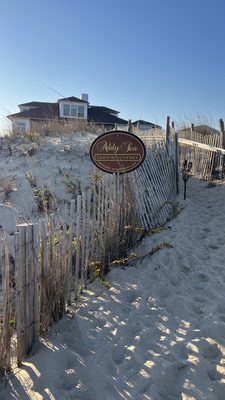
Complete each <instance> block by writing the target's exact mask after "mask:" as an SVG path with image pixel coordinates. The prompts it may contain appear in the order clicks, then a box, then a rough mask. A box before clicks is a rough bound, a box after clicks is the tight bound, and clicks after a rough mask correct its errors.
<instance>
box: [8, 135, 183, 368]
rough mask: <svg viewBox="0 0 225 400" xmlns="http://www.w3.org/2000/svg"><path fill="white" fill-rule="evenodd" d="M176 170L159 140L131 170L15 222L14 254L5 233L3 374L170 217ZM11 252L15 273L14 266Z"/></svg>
mask: <svg viewBox="0 0 225 400" xmlns="http://www.w3.org/2000/svg"><path fill="white" fill-rule="evenodd" d="M175 175H176V165H175V150H174V145H173V144H170V146H165V143H159V144H157V145H155V146H153V147H152V148H151V149H148V150H147V156H146V160H145V162H144V163H143V164H142V166H141V167H140V168H138V169H137V170H135V171H133V172H132V173H130V174H121V175H119V174H113V175H109V174H101V173H99V175H96V176H95V180H94V182H93V183H92V187H91V188H90V189H89V190H88V191H86V192H83V193H82V194H81V195H78V196H77V197H76V199H74V200H72V201H71V204H65V207H64V210H63V212H61V213H56V214H51V215H46V216H45V218H43V219H41V220H40V221H39V222H38V223H34V224H32V223H29V224H19V225H17V229H16V232H15V234H14V253H13V254H11V255H10V257H11V258H10V257H9V252H8V248H9V246H8V238H7V236H5V237H4V238H3V239H1V241H0V245H1V247H0V249H1V253H0V261H1V264H2V271H3V277H2V283H3V287H2V293H3V300H2V302H3V307H2V308H1V305H0V316H1V319H0V373H1V375H3V374H4V373H7V372H8V371H9V370H10V368H11V367H12V364H13V362H15V361H16V363H17V365H20V364H21V362H22V360H23V359H24V358H25V357H26V356H27V355H29V354H32V353H33V352H35V348H36V344H37V343H38V340H39V338H40V336H42V335H44V334H46V332H47V331H48V329H49V328H50V327H51V325H52V324H53V323H54V321H56V320H58V319H59V318H61V317H62V316H63V315H64V313H65V311H66V307H68V306H69V305H70V304H71V302H73V301H76V300H77V299H78V298H79V295H80V293H81V292H82V290H83V288H85V287H86V285H87V283H88V282H89V281H90V279H92V278H94V277H100V278H101V279H104V278H103V276H104V273H105V272H107V268H108V266H110V264H111V263H112V261H113V260H118V259H120V258H121V257H124V256H126V255H127V254H128V253H129V251H130V250H131V249H132V248H133V246H134V245H135V244H136V243H137V242H138V240H140V238H141V237H142V235H143V232H144V231H148V230H150V229H151V228H153V227H156V226H159V225H163V224H164V223H165V222H166V221H167V220H168V219H170V218H172V216H173V212H174V205H175V200H176V193H177V187H176V179H175ZM12 258H13V260H14V267H15V275H14V273H12V272H10V271H9V259H10V260H11V259H12ZM103 283H104V280H103ZM12 343H13V354H14V357H12V355H10V349H11V348H12ZM13 360H14V361H13Z"/></svg>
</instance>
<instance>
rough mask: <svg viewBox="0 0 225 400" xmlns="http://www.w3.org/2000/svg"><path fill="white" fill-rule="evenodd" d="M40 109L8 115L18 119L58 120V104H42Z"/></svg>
mask: <svg viewBox="0 0 225 400" xmlns="http://www.w3.org/2000/svg"><path fill="white" fill-rule="evenodd" d="M40 104H41V105H40V106H39V107H35V108H31V109H30V110H24V111H20V112H18V113H15V114H10V115H7V117H8V118H9V119H10V118H11V117H17V118H31V119H55V118H58V104H57V103H40Z"/></svg>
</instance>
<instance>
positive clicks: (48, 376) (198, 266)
mask: <svg viewBox="0 0 225 400" xmlns="http://www.w3.org/2000/svg"><path fill="white" fill-rule="evenodd" d="M207 186H208V184H207V183H206V182H198V181H194V180H193V181H191V182H189V183H188V193H189V198H188V200H187V201H186V202H185V203H184V202H183V204H185V210H183V211H182V212H181V214H180V215H179V216H178V217H177V218H176V219H174V220H173V221H171V222H170V223H169V224H168V225H167V227H168V229H167V230H165V231H163V232H161V233H159V234H156V235H154V236H152V237H149V238H146V239H145V240H144V241H143V242H142V244H141V246H139V248H138V249H137V252H138V253H139V254H145V253H147V252H149V251H150V250H151V248H152V246H153V245H155V244H159V243H161V242H168V243H170V244H172V245H173V248H171V249H163V250H161V251H159V252H158V253H156V254H155V255H154V256H152V257H151V258H150V257H147V258H146V259H144V261H142V262H139V263H136V264H135V265H133V266H129V267H126V268H116V269H114V270H112V271H111V272H110V273H109V275H108V279H109V281H110V284H111V288H110V290H108V289H105V288H103V287H102V286H101V285H100V284H98V283H94V284H92V285H90V286H89V290H87V291H86V292H85V293H84V295H83V297H82V299H81V304H80V307H79V310H78V312H77V313H76V314H75V316H74V317H73V318H71V315H68V316H67V317H65V318H64V319H63V320H61V321H60V322H59V323H58V324H56V325H55V327H54V329H53V331H52V333H51V336H50V338H49V340H48V341H46V342H43V344H42V345H41V346H40V348H39V349H38V351H37V353H36V354H35V356H33V357H31V358H30V359H29V360H27V361H28V362H26V363H25V365H24V368H23V370H20V371H18V372H17V374H16V376H15V377H14V378H12V379H11V380H10V381H9V384H8V387H7V389H6V390H4V389H3V387H1V388H0V399H4V400H6V399H24V400H26V399H31V398H32V399H51V400H52V399H57V400H58V399H60V400H67V399H71V400H72V399H80V400H120V399H121V400H122V399H126V400H180V399H182V400H194V399H195V400H200V399H205V400H224V399H225V384H224V383H225V266H224V260H225V223H224V219H225V201H224V199H225V185H221V186H216V187H207Z"/></svg>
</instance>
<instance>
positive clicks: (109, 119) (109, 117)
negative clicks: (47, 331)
mask: <svg viewBox="0 0 225 400" xmlns="http://www.w3.org/2000/svg"><path fill="white" fill-rule="evenodd" d="M88 121H90V122H96V123H98V124H124V125H127V121H126V120H125V119H122V118H119V117H117V116H116V115H113V114H110V113H108V112H106V111H102V110H101V109H98V108H95V107H93V108H92V107H90V108H89V109H88Z"/></svg>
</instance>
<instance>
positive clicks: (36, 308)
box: [33, 224, 40, 345]
mask: <svg viewBox="0 0 225 400" xmlns="http://www.w3.org/2000/svg"><path fill="white" fill-rule="evenodd" d="M38 253H39V225H38V224H34V225H33V271H34V276H33V282H34V291H33V293H34V302H33V321H34V324H33V341H34V343H33V344H34V345H35V344H36V343H37V342H38V339H39V335H40V291H39V284H40V278H39V260H38V258H39V257H38Z"/></svg>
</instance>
